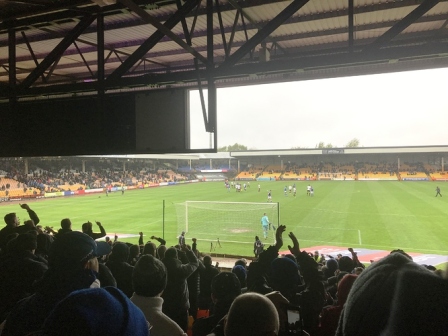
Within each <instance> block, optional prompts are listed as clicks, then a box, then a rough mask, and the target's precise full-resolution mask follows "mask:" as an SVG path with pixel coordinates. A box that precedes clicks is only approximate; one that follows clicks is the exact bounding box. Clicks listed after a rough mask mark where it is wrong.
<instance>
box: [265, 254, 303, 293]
mask: <svg viewBox="0 0 448 336" xmlns="http://www.w3.org/2000/svg"><path fill="white" fill-rule="evenodd" d="M271 282H272V283H271V284H272V288H273V289H274V290H280V291H282V290H284V289H287V288H290V289H292V288H294V289H296V286H297V285H298V284H299V268H298V266H297V264H296V263H295V262H294V261H293V260H292V259H290V258H286V257H283V258H276V259H274V260H273V261H272V263H271Z"/></svg>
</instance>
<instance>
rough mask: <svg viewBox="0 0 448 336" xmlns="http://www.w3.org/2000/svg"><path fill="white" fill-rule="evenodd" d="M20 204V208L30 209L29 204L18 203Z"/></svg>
mask: <svg viewBox="0 0 448 336" xmlns="http://www.w3.org/2000/svg"><path fill="white" fill-rule="evenodd" d="M19 205H20V207H21V208H22V209H25V210H26V211H30V210H31V209H30V206H29V205H28V204H19Z"/></svg>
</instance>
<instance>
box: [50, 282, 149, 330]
mask: <svg viewBox="0 0 448 336" xmlns="http://www.w3.org/2000/svg"><path fill="white" fill-rule="evenodd" d="M43 334H44V335H48V336H52V335H55V336H56V335H66V336H71V335H73V336H75V335H92V336H93V335H95V336H103V335H104V336H134V335H142V336H145V335H149V331H148V322H147V321H146V318H145V316H144V314H143V312H142V311H141V310H140V309H139V308H138V307H137V306H135V305H134V304H133V303H132V302H131V301H130V300H129V299H128V298H127V297H126V295H125V294H124V293H123V292H122V291H120V290H119V289H118V288H115V287H104V288H88V289H82V290H78V291H74V292H72V293H71V294H70V295H68V296H67V297H66V298H65V299H63V300H62V301H61V302H59V303H58V305H57V306H56V307H55V308H54V309H53V311H52V312H51V313H50V315H49V316H48V318H47V319H46V320H45V322H44V325H43Z"/></svg>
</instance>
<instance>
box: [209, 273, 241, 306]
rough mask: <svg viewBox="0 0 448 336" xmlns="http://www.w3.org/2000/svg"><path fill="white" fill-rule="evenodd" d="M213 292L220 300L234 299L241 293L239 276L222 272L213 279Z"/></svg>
mask: <svg viewBox="0 0 448 336" xmlns="http://www.w3.org/2000/svg"><path fill="white" fill-rule="evenodd" d="M212 293H213V295H214V296H215V298H216V299H218V300H233V299H234V298H236V297H237V296H238V295H240V294H241V284H240V281H239V280H238V278H237V276H236V275H235V274H234V273H230V272H221V273H219V274H217V275H216V276H215V277H214V278H213V279H212Z"/></svg>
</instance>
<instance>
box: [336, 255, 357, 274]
mask: <svg viewBox="0 0 448 336" xmlns="http://www.w3.org/2000/svg"><path fill="white" fill-rule="evenodd" d="M338 263H339V269H340V270H341V271H342V272H348V273H351V272H352V271H353V268H355V265H354V263H353V260H352V258H350V257H347V256H343V257H341V258H339V260H338Z"/></svg>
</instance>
